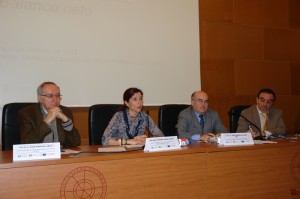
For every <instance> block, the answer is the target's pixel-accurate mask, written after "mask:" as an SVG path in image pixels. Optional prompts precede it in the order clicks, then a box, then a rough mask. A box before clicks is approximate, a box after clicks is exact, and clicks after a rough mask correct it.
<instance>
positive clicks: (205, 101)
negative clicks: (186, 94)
mask: <svg viewBox="0 0 300 199" xmlns="http://www.w3.org/2000/svg"><path fill="white" fill-rule="evenodd" d="M193 101H195V102H198V103H201V104H203V103H204V104H208V102H209V101H208V100H203V99H193Z"/></svg>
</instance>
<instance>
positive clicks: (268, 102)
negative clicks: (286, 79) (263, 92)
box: [259, 97, 273, 105]
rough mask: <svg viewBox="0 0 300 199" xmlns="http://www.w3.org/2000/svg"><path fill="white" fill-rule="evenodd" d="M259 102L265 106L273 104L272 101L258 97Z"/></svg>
mask: <svg viewBox="0 0 300 199" xmlns="http://www.w3.org/2000/svg"><path fill="white" fill-rule="evenodd" d="M259 101H260V102H261V103H266V104H267V105H271V104H273V99H269V100H266V99H265V98H263V97H260V98H259Z"/></svg>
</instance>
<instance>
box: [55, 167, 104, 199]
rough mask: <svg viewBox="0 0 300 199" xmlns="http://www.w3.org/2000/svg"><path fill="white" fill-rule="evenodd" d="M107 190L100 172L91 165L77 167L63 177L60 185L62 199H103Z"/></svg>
mask: <svg viewBox="0 0 300 199" xmlns="http://www.w3.org/2000/svg"><path fill="white" fill-rule="evenodd" d="M106 191H107V185H106V180H105V178H104V176H103V175H102V173H101V172H100V171H98V170H97V169H95V168H93V167H89V166H86V167H78V168H76V169H74V170H72V171H71V172H70V173H68V174H67V176H66V177H65V178H64V180H63V182H62V184H61V187H60V198H62V199H86V198H89V199H104V198H105V195H106Z"/></svg>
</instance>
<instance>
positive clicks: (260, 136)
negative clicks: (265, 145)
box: [232, 113, 265, 140]
mask: <svg viewBox="0 0 300 199" xmlns="http://www.w3.org/2000/svg"><path fill="white" fill-rule="evenodd" d="M232 114H233V115H237V116H240V117H242V118H243V119H245V120H246V121H247V122H248V123H249V124H251V125H252V126H254V127H255V128H257V129H258V131H259V136H256V137H254V138H253V140H265V137H264V136H263V135H262V133H261V130H260V128H259V127H258V126H257V125H256V124H254V123H253V122H251V121H250V120H249V119H248V118H246V117H245V116H244V115H242V114H238V113H232ZM250 130H251V129H250Z"/></svg>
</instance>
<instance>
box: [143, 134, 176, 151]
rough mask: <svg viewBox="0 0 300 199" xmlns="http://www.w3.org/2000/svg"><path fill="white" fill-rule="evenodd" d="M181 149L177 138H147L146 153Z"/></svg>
mask: <svg viewBox="0 0 300 199" xmlns="http://www.w3.org/2000/svg"><path fill="white" fill-rule="evenodd" d="M172 149H180V144H179V142H178V138H177V136H167V137H152V138H146V144H145V148H144V151H149V152H152V151H166V150H172Z"/></svg>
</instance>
